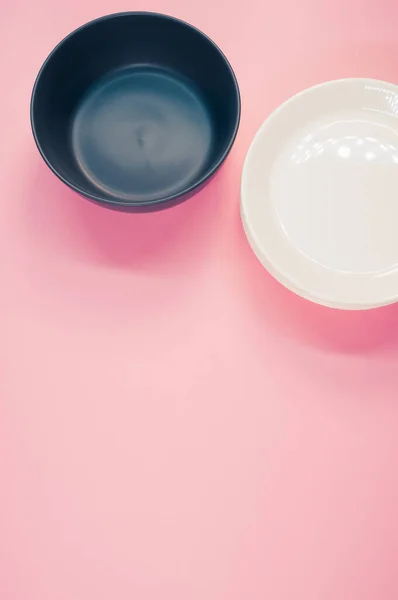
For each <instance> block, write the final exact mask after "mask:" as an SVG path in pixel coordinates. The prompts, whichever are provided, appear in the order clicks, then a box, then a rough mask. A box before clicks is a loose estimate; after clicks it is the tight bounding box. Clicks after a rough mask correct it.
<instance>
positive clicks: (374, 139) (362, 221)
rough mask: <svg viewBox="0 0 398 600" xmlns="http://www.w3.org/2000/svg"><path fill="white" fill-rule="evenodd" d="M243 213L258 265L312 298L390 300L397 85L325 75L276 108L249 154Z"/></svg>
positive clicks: (396, 279)
mask: <svg viewBox="0 0 398 600" xmlns="http://www.w3.org/2000/svg"><path fill="white" fill-rule="evenodd" d="M241 214H242V219H243V223H244V228H245V231H246V234H247V237H248V240H249V242H250V244H251V246H252V248H253V250H254V252H255V253H256V255H257V256H258V258H259V259H260V261H261V262H262V264H263V265H264V267H265V268H266V269H267V270H268V271H269V272H270V273H271V274H272V275H273V276H274V277H275V278H276V279H278V280H279V281H280V282H281V283H282V284H283V285H285V286H286V287H287V288H289V289H290V290H292V291H293V292H295V293H297V294H299V295H301V296H303V297H304V298H307V299H309V300H311V301H313V302H318V303H319V304H324V305H327V306H331V307H333V308H341V309H365V308H374V307H377V306H382V305H385V304H390V303H392V302H395V301H397V300H398V268H397V266H398V236H397V234H396V227H397V223H398V87H397V86H395V85H393V84H391V83H386V82H383V81H375V80H370V79H346V80H339V81H332V82H328V83H325V84H321V85H319V86H316V87H313V88H311V89H309V90H306V91H304V92H302V93H300V94H298V95H296V96H294V97H293V98H291V99H290V100H288V101H287V102H285V103H284V104H283V105H282V106H280V107H279V108H278V109H277V110H276V111H275V112H274V113H273V114H272V115H271V116H270V117H269V118H268V119H267V120H266V121H265V123H264V124H263V126H262V127H261V129H260V130H259V132H258V133H257V135H256V137H255V139H254V141H253V143H252V145H251V147H250V150H249V152H248V154H247V157H246V161H245V165H244V169H243V175H242V187H241Z"/></svg>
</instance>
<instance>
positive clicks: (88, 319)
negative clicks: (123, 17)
mask: <svg viewBox="0 0 398 600" xmlns="http://www.w3.org/2000/svg"><path fill="white" fill-rule="evenodd" d="M134 9H140V10H142V9H145V10H155V11H161V12H166V13H171V14H174V15H176V16H178V17H181V18H183V19H187V20H188V21H190V22H192V23H193V24H195V25H197V26H198V27H199V28H202V29H203V30H204V31H206V32H207V33H208V34H209V35H210V36H212V37H213V38H214V40H215V41H216V42H217V43H218V44H219V45H220V46H221V47H222V48H223V50H224V51H225V52H226V54H227V55H228V57H229V58H230V60H231V62H232V64H233V66H234V68H235V70H236V74H237V76H238V79H239V82H240V86H241V91H242V98H243V118H242V124H241V129H240V133H239V137H238V140H237V142H236V145H235V147H234V149H233V152H232V154H231V155H230V158H229V160H228V162H227V164H226V165H225V168H224V169H223V171H222V172H221V173H220V175H219V176H218V177H217V179H216V180H215V181H213V182H212V183H211V185H210V186H209V187H208V188H207V189H206V190H205V191H203V192H202V193H201V194H200V195H198V196H197V197H196V198H195V199H192V200H191V201H189V202H188V203H186V204H184V205H181V206H179V207H177V208H174V209H172V210H170V211H168V212H164V213H159V214H152V215H149V216H148V215H147V216H143V215H138V216H134V215H123V214H117V213H112V212H108V211H106V210H103V209H101V208H98V207H97V206H94V205H91V204H90V203H88V202H85V201H84V200H82V199H81V198H79V197H78V196H76V195H74V194H73V193H72V192H71V191H69V190H68V189H66V188H65V187H64V186H63V185H62V184H60V183H59V182H58V181H57V180H56V179H55V177H54V176H53V175H52V174H51V173H50V172H49V171H48V169H47V168H46V167H45V166H44V164H43V163H42V162H41V160H40V158H39V156H38V153H37V152H36V150H35V147H34V144H33V141H32V137H31V133H30V126H29V98H30V91H31V86H32V84H33V80H34V77H35V74H36V72H37V70H38V69H39V67H40V64H41V62H42V61H43V60H44V58H45V57H46V55H47V53H48V52H49V51H50V50H51V49H52V47H53V46H54V45H55V44H56V43H57V42H58V40H59V39H60V38H62V37H63V36H64V35H65V34H67V33H68V32H69V31H70V30H72V29H73V28H75V27H76V26H78V25H80V24H81V23H83V22H85V21H87V20H89V19H91V18H94V17H96V16H99V15H101V14H106V13H109V12H117V11H119V10H134ZM0 32H1V36H0V50H1V53H0V55H1V77H2V87H1V95H0V114H1V118H2V123H1V143H0V159H1V163H0V190H1V196H0V252H1V261H0V265H1V266H0V276H1V295H0V307H1V311H0V362H1V375H0V486H1V487H0V598H1V600H80V599H81V600H87V599H89V600H91V599H95V600H105V599H106V600H109V599H112V600H113V599H117V600H131V599H132V598H139V599H140V600H155V599H158V598H163V599H164V598H165V599H166V600H167V599H169V600H188V599H189V600H204V599H206V600H238V599H239V600H243V599H245V600H246V599H248V598H250V599H251V600H264V599H268V598H269V599H270V600H292V599H293V598H294V599H295V600H320V599H322V600H340V599H341V600H357V599H358V600H375V599H379V598H380V599H383V600H396V598H398V515H397V506H398V307H397V306H392V307H389V308H386V309H381V310H376V311H372V312H369V313H360V314H359V313H358V314H346V313H339V312H334V311H331V310H328V309H324V308H319V307H316V306H312V305H310V304H309V303H306V302H305V301H303V300H300V299H298V298H296V297H294V296H293V295H292V294H290V293H289V292H287V291H285V290H284V289H283V288H281V287H280V286H279V285H278V284H277V283H275V282H274V281H273V280H272V279H271V278H270V277H269V276H268V275H267V274H266V272H265V271H264V270H263V269H262V268H261V266H260V265H259V264H258V263H257V260H256V259H255V257H254V256H253V255H252V253H251V251H250V249H249V248H248V245H247V243H246V241H245V239H244V235H243V233H242V228H241V225H240V220H239V213H238V202H239V180H240V172H241V168H242V162H243V159H244V155H245V152H246V150H247V148H248V145H249V143H250V140H251V138H252V136H253V134H254V132H255V131H256V129H257V128H258V126H259V125H260V123H261V122H262V121H263V119H264V118H265V117H266V116H267V115H268V114H269V113H270V111H271V110H272V109H274V108H275V107H276V106H277V105H278V104H279V103H280V102H281V101H282V100H284V99H286V98H287V97H288V96H290V95H291V94H293V93H295V92H297V91H299V90H301V89H303V88H305V87H307V86H309V85H312V84H315V83H318V82H321V81H324V80H327V79H333V78H338V77H345V76H369V77H376V78H380V79H387V80H390V81H393V82H398V8H397V7H396V3H395V2H394V1H393V0H381V1H379V2H375V1H374V0H350V1H349V2H346V0H336V1H335V2H329V1H327V2H325V1H323V0H302V1H301V2H297V1H296V0H280V1H278V2H271V1H270V0H267V1H263V0H262V1H260V0H254V1H252V2H240V3H237V4H235V5H234V6H233V5H232V4H230V5H229V6H227V5H226V4H225V3H224V2H221V0H202V1H201V2H188V1H184V0H150V1H149V0H148V1H147V2H141V3H136V2H126V1H117V0H116V1H115V2H110V0H95V1H94V0H70V2H68V3H67V2H55V1H54V0H37V1H36V2H27V1H26V0H23V1H22V0H17V1H16V2H15V3H14V4H12V3H11V2H10V0H9V1H8V2H7V0H6V1H5V2H4V1H3V2H2V17H1V24H0ZM397 231H398V224H397Z"/></svg>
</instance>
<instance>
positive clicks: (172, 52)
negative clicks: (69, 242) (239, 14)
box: [31, 13, 240, 211]
mask: <svg viewBox="0 0 398 600" xmlns="http://www.w3.org/2000/svg"><path fill="white" fill-rule="evenodd" d="M239 119H240V96H239V89H238V84H237V81H236V78H235V75H234V73H233V71H232V69H231V66H230V64H229V63H228V61H227V59H226V58H225V56H224V55H223V53H222V52H221V50H220V49H219V48H218V47H217V46H216V45H215V44H214V43H213V42H212V41H211V40H210V39H209V38H208V37H207V36H205V35H204V34H203V33H201V32H200V31H199V30H198V29H195V28H194V27H192V26H191V25H188V24H187V23H184V22H183V21H180V20H178V19H175V18H173V17H169V16H165V15H159V14H155V13H120V14H115V15H109V16H107V17H102V18H100V19H97V20H95V21H91V22H90V23H88V24H86V25H83V26H82V27H80V28H79V29H77V30H76V31H74V32H73V33H71V34H70V35H69V36H68V37H67V38H65V39H64V40H63V41H62V42H61V43H60V44H59V45H58V46H57V47H56V48H55V49H54V50H53V52H52V53H51V54H50V56H49V57H48V58H47V60H46V62H45V63H44V65H43V67H42V68H41V70H40V72H39V75H38V77H37V79H36V83H35V86H34V88H33V93H32V102H31V121H32V129H33V134H34V137H35V140H36V144H37V146H38V148H39V151H40V153H41V155H42V156H43V158H44V160H45V161H46V163H47V164H48V166H49V167H50V168H51V169H52V171H53V172H54V173H55V174H56V175H57V176H58V177H59V178H60V179H61V180H62V181H63V182H64V183H66V184H67V185H68V186H70V187H71V188H72V189H74V190H75V191H76V192H78V193H80V194H82V195H84V196H86V197H87V198H90V199H91V200H93V201H96V202H99V203H101V204H104V205H107V206H109V207H113V208H119V209H121V210H131V211H148V210H154V209H159V208H164V207H166V206H170V205H172V204H176V203H177V202H181V201H182V200H184V199H186V198H187V197H189V196H190V195H192V193H193V192H194V191H196V190H197V189H198V188H199V187H201V186H202V185H204V184H205V183H206V182H207V180H208V179H209V178H210V177H211V176H212V175H213V174H214V173H215V171H216V170H217V169H218V168H219V167H220V165H221V164H222V162H223V161H224V160H225V158H226V156H227V154H228V152H229V150H230V149H231V147H232V144H233V142H234V140H235V136H236V134H237V130H238V126H239Z"/></svg>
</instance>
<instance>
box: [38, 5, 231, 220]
mask: <svg viewBox="0 0 398 600" xmlns="http://www.w3.org/2000/svg"><path fill="white" fill-rule="evenodd" d="M127 16H147V17H148V16H149V17H155V18H157V19H164V20H167V21H173V22H175V23H179V24H180V25H183V26H185V27H188V28H189V29H192V30H193V31H195V32H196V33H199V34H200V35H201V36H202V37H203V38H204V39H205V40H206V41H207V42H209V43H210V44H211V45H212V46H213V47H214V48H215V50H216V51H217V52H218V53H219V54H220V56H221V58H222V59H223V61H224V63H225V65H226V66H227V68H228V70H229V72H230V74H231V76H232V80H233V83H234V88H235V93H236V100H237V111H236V119H235V125H234V128H233V131H232V134H231V137H230V140H229V142H228V145H227V146H226V148H225V150H224V152H223V153H222V155H221V157H220V158H219V159H218V160H217V161H216V163H215V164H214V165H213V166H212V167H211V169H209V171H207V172H206V173H205V174H204V175H203V176H202V177H201V178H200V179H199V180H198V181H195V182H194V183H193V184H192V185H190V186H189V187H188V188H186V189H184V190H181V191H180V192H177V193H175V194H172V195H170V196H162V197H160V198H155V199H154V200H149V201H146V202H145V201H138V202H135V201H126V200H118V199H111V198H104V197H102V196H98V195H96V194H91V193H89V192H85V191H84V190H82V189H81V188H79V186H76V185H74V184H73V183H71V182H70V181H68V179H67V178H65V177H63V176H62V175H61V173H59V171H58V170H57V169H56V168H55V167H54V165H53V164H52V163H51V162H50V161H49V160H48V158H47V156H46V154H45V152H44V150H43V148H42V146H41V144H40V142H39V139H38V135H37V131H36V125H35V121H34V115H33V111H34V103H35V98H36V89H37V86H38V83H39V80H40V77H41V75H42V73H43V71H44V69H45V68H46V66H47V65H48V63H49V62H50V61H51V59H52V57H53V56H54V55H55V53H56V52H57V51H58V49H59V48H60V47H61V46H62V45H63V44H64V43H65V42H66V41H67V40H69V38H71V37H72V36H74V35H75V34H76V33H78V32H79V31H82V30H84V29H86V28H88V27H90V26H91V25H94V24H96V23H99V22H101V21H106V20H109V19H114V18H120V17H127ZM240 119H241V96H240V90H239V85H238V80H237V78H236V75H235V73H234V70H233V69H232V66H231V64H230V62H229V60H228V59H227V57H226V56H225V54H224V52H223V51H222V50H221V49H220V48H219V46H217V44H216V43H215V42H214V41H213V40H212V39H211V38H210V37H209V36H207V35H206V34H205V33H203V31H201V30H200V29H198V28H197V27H195V26H194V25H191V24H190V23H188V22H187V21H184V20H182V19H179V18H177V17H173V16H172V15H167V14H163V13H158V12H151V11H124V12H117V13H111V14H108V15H104V16H102V17H97V18H95V19H92V20H90V21H88V22H87V23H84V24H83V25H80V26H79V27H77V28H76V29H74V30H73V31H71V32H70V33H69V34H68V35H67V36H65V37H64V38H63V39H62V40H61V41H60V42H59V43H58V44H57V45H56V46H55V47H54V49H53V50H52V51H51V52H50V54H49V55H48V56H47V58H46V60H45V61H44V63H43V64H42V66H41V68H40V70H39V72H38V74H37V76H36V79H35V82H34V85H33V90H32V95H31V101H30V123H31V128H32V132H33V137H34V140H35V143H36V146H37V148H38V150H39V152H40V154H41V156H42V158H43V160H44V162H45V163H46V164H47V166H48V167H49V168H50V169H51V171H52V172H53V173H54V174H55V175H56V176H57V177H58V179H60V180H61V181H62V182H63V183H64V184H65V185H67V186H68V187H69V188H71V189H72V190H74V191H75V192H77V193H78V194H81V195H82V196H85V197H86V198H89V199H91V200H93V201H95V202H98V203H101V204H107V205H110V206H115V207H116V206H120V207H125V208H128V207H131V208H134V207H137V208H140V207H142V208H144V207H151V206H152V207H156V205H162V204H168V203H173V202H176V201H178V199H181V201H182V200H183V198H184V196H188V197H189V196H190V195H191V194H192V193H193V192H195V190H196V189H197V188H200V187H201V186H203V185H204V184H205V183H206V182H207V181H208V180H209V179H210V178H211V177H212V176H213V175H214V174H215V172H216V171H217V170H218V169H219V168H220V166H221V165H222V163H223V162H224V161H225V159H226V158H227V156H228V154H229V152H230V150H231V148H232V146H233V144H234V142H235V139H236V136H237V133H238V129H239V124H240Z"/></svg>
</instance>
